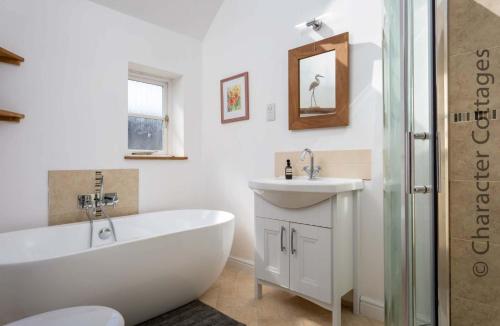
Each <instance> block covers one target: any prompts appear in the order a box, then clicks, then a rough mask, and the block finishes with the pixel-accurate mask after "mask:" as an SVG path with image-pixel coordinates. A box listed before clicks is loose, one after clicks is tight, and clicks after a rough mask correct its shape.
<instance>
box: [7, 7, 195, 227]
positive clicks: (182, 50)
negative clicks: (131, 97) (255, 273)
mask: <svg viewBox="0 0 500 326" xmlns="http://www.w3.org/2000/svg"><path fill="white" fill-rule="evenodd" d="M0 46H2V47H5V48H7V49H11V50H13V51H14V52H17V53H19V54H20V55H22V56H24V58H25V59H26V61H25V62H24V63H23V64H22V65H21V66H20V67H16V66H11V65H6V64H0V107H2V108H9V109H12V110H16V111H19V112H22V113H25V114H26V119H24V120H23V121H22V122H21V123H20V124H10V123H1V122H0V204H1V210H0V232H2V231H8V230H15V229H21V228H28V227H33V226H43V225H46V224H47V171H48V170H52V169H64V170H66V169H94V168H103V169H112V168H139V169H140V201H139V205H140V210H141V211H152V210H159V209H166V208H176V207H198V206H201V192H202V190H203V189H202V187H200V186H199V180H200V166H201V165H200V164H201V144H200V137H201V135H200V129H201V119H200V115H201V98H200V96H196V94H200V92H201V81H200V72H201V43H200V42H199V41H197V40H194V39H191V38H189V37H185V36H181V35H179V34H176V33H173V32H170V31H167V30H165V29H162V28H159V27H156V26H154V25H150V24H147V23H145V22H143V21H141V20H138V19H134V18H132V17H129V16H125V15H123V14H119V13H117V12H114V11H112V10H110V9H107V8H105V7H101V6H99V5H96V4H94V3H92V2H89V1H86V0H64V1H63V0H44V1H32V0H2V1H0ZM129 61H131V62H135V63H138V64H142V65H146V66H151V67H155V68H158V69H162V70H166V71H170V72H172V73H175V74H178V75H182V83H183V85H182V86H183V89H185V90H189V93H187V92H185V93H187V94H186V97H185V98H184V99H183V101H181V103H183V105H184V110H185V116H184V118H185V120H184V123H185V137H184V138H185V151H186V154H187V155H188V156H189V160H188V161H179V162H177V161H154V162H153V161H126V160H124V159H123V155H124V153H125V151H126V149H127V77H128V62H129Z"/></svg>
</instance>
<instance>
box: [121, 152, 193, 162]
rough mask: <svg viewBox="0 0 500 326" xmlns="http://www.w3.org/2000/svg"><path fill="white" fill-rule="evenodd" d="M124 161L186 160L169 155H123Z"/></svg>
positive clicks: (185, 157)
mask: <svg viewBox="0 0 500 326" xmlns="http://www.w3.org/2000/svg"><path fill="white" fill-rule="evenodd" d="M124 158H125V159H126V160H171V161H182V160H187V159H188V158H187V156H169V155H155V154H151V155H125V157H124Z"/></svg>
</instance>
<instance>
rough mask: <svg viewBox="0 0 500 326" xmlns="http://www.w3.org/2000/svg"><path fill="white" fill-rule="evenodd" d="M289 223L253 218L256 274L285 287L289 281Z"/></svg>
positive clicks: (262, 278) (260, 277)
mask: <svg viewBox="0 0 500 326" xmlns="http://www.w3.org/2000/svg"><path fill="white" fill-rule="evenodd" d="M289 224H290V223H288V222H282V221H277V220H271V219H267V218H260V217H257V218H256V219H255V235H256V242H257V243H256V247H257V251H256V253H255V273H256V276H257V278H259V279H261V280H265V281H268V282H271V283H274V284H278V285H280V286H282V287H285V288H288V287H289V283H290V258H289V256H288V243H289V241H288V239H289Z"/></svg>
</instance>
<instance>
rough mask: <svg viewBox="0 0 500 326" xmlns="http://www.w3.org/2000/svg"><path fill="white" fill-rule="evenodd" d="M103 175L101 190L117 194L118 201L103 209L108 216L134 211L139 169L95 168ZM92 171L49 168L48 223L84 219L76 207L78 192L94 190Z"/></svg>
mask: <svg viewBox="0 0 500 326" xmlns="http://www.w3.org/2000/svg"><path fill="white" fill-rule="evenodd" d="M98 171H101V172H102V175H103V177H104V191H105V192H116V193H118V198H119V200H120V201H119V203H118V204H117V206H116V207H115V208H107V209H106V212H107V213H108V214H109V215H110V216H123V215H131V214H137V213H138V210H139V209H138V207H139V170H137V169H116V170H98ZM95 172H96V170H75V171H49V225H56V224H66V223H73V222H80V221H86V220H87V217H86V215H85V212H83V211H82V210H81V209H79V208H78V207H77V196H78V195H79V194H90V193H94V192H95V189H94V184H95Z"/></svg>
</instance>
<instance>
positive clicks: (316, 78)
mask: <svg viewBox="0 0 500 326" xmlns="http://www.w3.org/2000/svg"><path fill="white" fill-rule="evenodd" d="M319 77H321V78H324V77H325V76H323V75H320V74H316V76H314V81H313V82H312V83H311V85H309V91H310V92H311V106H310V108H313V101H314V106H315V107H317V108H319V106H318V103H317V102H316V96H315V91H316V87H318V86H319V84H320V80H319Z"/></svg>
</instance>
